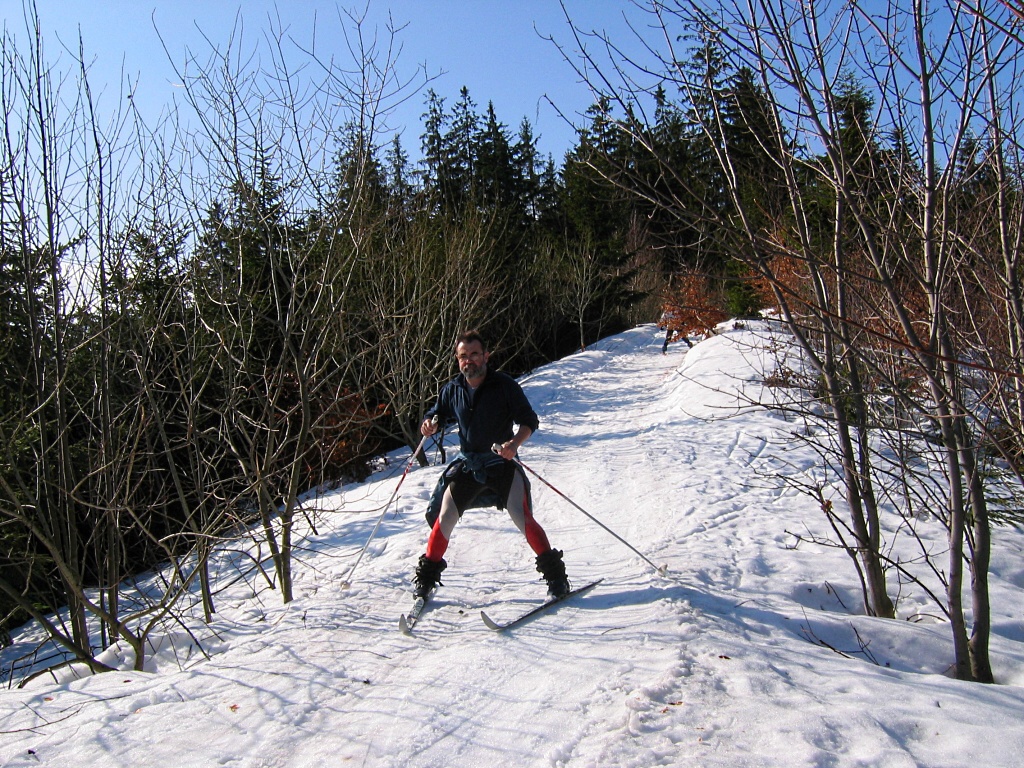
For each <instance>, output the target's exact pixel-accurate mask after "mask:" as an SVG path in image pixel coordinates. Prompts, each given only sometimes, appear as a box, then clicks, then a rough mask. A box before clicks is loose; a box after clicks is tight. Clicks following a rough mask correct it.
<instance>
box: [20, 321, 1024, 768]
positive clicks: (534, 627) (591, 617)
mask: <svg viewBox="0 0 1024 768" xmlns="http://www.w3.org/2000/svg"><path fill="white" fill-rule="evenodd" d="M661 341H662V333H661V332H660V331H658V330H657V329H656V328H654V327H653V326H642V327H639V328H636V329H633V330H631V331H629V332H626V333H623V334H620V335H617V336H614V337H611V338H609V339H606V340H604V341H602V342H600V343H599V344H596V345H594V346H593V347H591V348H589V349H587V350H586V351H584V352H580V353H578V354H576V355H573V356H570V357H568V358H566V359H564V360H561V361H558V362H556V363H553V364H550V365H547V366H545V367H543V368H541V369H539V370H537V371H535V372H533V373H532V374H530V375H528V376H526V377H524V378H523V379H522V382H523V386H524V388H525V389H526V391H527V394H528V395H529V397H530V399H531V401H532V402H533V404H534V407H535V408H536V409H537V411H538V413H539V415H540V418H541V429H540V431H539V432H538V433H537V434H535V435H534V436H533V437H532V438H531V440H530V441H529V442H528V443H527V444H526V446H525V447H524V448H523V450H522V458H523V460H524V461H525V463H526V464H527V465H528V466H529V467H530V469H531V470H532V471H534V472H536V473H539V474H540V475H541V476H542V477H543V478H544V480H546V481H548V482H550V483H552V484H553V485H554V486H556V487H557V488H558V489H559V490H560V491H561V492H562V493H564V494H566V495H567V496H568V497H569V498H571V499H572V500H573V502H575V503H576V504H578V505H579V506H580V507H581V508H582V509H583V510H586V512H587V513H588V515H591V516H592V517H593V518H595V519H596V520H598V521H600V522H601V523H602V524H603V525H605V526H607V528H609V529H610V530H611V531H614V533H615V534H617V535H618V536H620V537H622V538H623V539H624V540H625V541H627V542H628V543H629V544H630V545H631V546H632V547H635V548H636V550H638V551H639V552H642V553H644V555H645V557H646V558H648V559H649V560H650V561H651V562H652V563H655V564H657V565H658V566H661V565H665V566H667V572H666V574H665V575H664V576H662V575H659V574H658V572H657V571H656V570H655V568H652V567H651V565H650V564H648V563H647V562H645V561H644V559H642V558H641V557H639V556H637V554H636V553H635V552H634V551H632V550H631V549H629V548H628V547H627V546H625V545H624V544H623V543H621V542H620V541H619V540H617V539H616V538H615V537H614V536H612V535H611V534H609V533H608V532H607V531H606V530H604V529H602V528H601V527H600V526H599V525H598V524H597V523H596V522H595V521H594V520H593V519H591V518H590V517H588V516H587V515H585V514H582V513H581V512H580V511H579V510H577V509H575V508H574V507H573V506H572V505H570V504H569V503H567V502H566V500H565V499H563V498H561V497H560V496H559V495H558V494H556V493H555V492H554V491H552V490H551V489H550V488H549V487H548V486H546V485H545V484H544V483H543V482H541V481H539V480H537V479H536V478H534V479H533V488H534V498H535V504H536V508H537V515H538V519H539V520H540V521H541V523H542V524H543V525H544V526H545V528H546V529H547V532H548V535H549V537H550V538H551V540H552V543H553V544H554V546H556V547H558V548H560V549H563V550H564V551H565V560H566V563H567V566H568V570H569V576H570V578H571V579H573V580H574V581H575V582H576V583H577V584H583V583H585V582H587V581H590V580H592V579H594V578H598V577H604V582H603V583H602V584H601V585H600V586H598V587H597V588H596V589H594V590H592V591H591V592H589V593H587V594H586V595H585V596H581V597H578V598H574V599H572V600H570V601H568V602H566V603H564V604H562V605H561V606H560V607H559V608H557V609H556V610H554V611H551V612H548V613H545V614H542V615H541V616H539V617H538V618H536V619H533V620H531V621H529V622H527V623H525V624H523V625H521V626H520V627H517V628H516V629H514V630H512V631H510V632H506V633H495V632H492V631H490V630H488V629H487V628H486V627H485V626H484V625H483V623H482V621H481V620H480V616H479V612H480V610H481V609H483V610H486V611H487V613H488V614H489V615H490V616H491V617H493V618H495V619H496V620H499V621H500V620H503V619H507V618H511V617H513V616H515V615H517V614H518V613H519V612H520V611H522V610H525V609H526V608H527V607H529V606H531V605H533V604H535V603H536V602H538V601H540V600H541V599H543V596H544V585H543V582H542V581H540V580H539V576H538V574H537V573H536V572H535V571H534V569H533V556H532V553H531V552H530V551H529V549H528V547H527V545H526V542H525V539H524V538H523V537H522V536H521V535H519V534H518V532H516V530H515V529H514V527H513V526H512V524H511V521H510V520H509V519H508V517H507V516H506V515H505V514H504V513H503V512H500V511H498V510H493V509H487V510H472V511H470V512H468V513H467V514H466V516H465V518H464V519H463V521H462V522H461V523H460V525H459V526H458V528H456V530H455V533H454V536H453V538H452V542H451V547H450V549H449V551H448V554H447V555H446V559H447V560H448V563H449V567H448V570H447V571H446V572H445V574H444V577H443V580H444V587H443V588H442V589H440V590H439V591H438V593H437V596H436V600H435V601H434V603H433V604H432V608H431V609H430V610H429V611H428V612H427V613H426V614H424V617H423V619H422V620H421V622H420V623H419V625H418V626H417V627H416V632H415V636H413V637H407V636H405V635H402V634H401V633H400V632H399V631H398V630H397V624H398V617H399V615H400V614H401V613H402V612H403V611H405V610H408V608H409V607H410V606H411V602H412V599H411V595H410V589H411V588H410V575H411V571H412V569H413V567H414V564H415V561H416V558H417V557H418V556H419V554H420V553H421V552H422V550H423V547H424V544H425V541H426V535H427V532H428V530H427V527H426V524H425V523H424V520H423V510H424V507H425V504H426V501H427V498H428V496H429V493H430V490H431V488H432V486H433V484H434V482H435V480H436V478H437V475H438V472H439V467H437V466H431V467H423V468H421V467H418V466H414V467H413V468H412V469H411V470H410V471H409V472H408V474H407V475H406V477H405V480H404V481H403V484H402V486H401V488H400V493H399V494H398V497H397V500H396V502H395V503H394V504H393V505H392V506H391V507H390V508H389V509H387V510H385V511H384V512H383V515H382V510H381V506H382V505H384V504H385V503H386V502H387V501H388V499H390V498H391V496H392V494H393V493H394V491H395V488H396V484H397V483H398V482H399V479H400V478H401V476H402V471H403V469H404V468H405V467H406V466H407V460H408V452H407V451H406V452H404V453H403V452H397V453H396V454H394V455H392V456H391V457H389V460H388V462H387V465H386V466H384V467H383V468H382V469H381V470H380V471H379V472H378V473H377V474H376V475H374V476H372V477H371V478H370V479H369V480H368V481H367V482H366V483H362V484H357V485H350V486H346V487H344V488H342V489H339V490H336V491H333V492H331V493H324V494H322V495H319V496H316V495H311V496H310V497H309V498H308V499H307V501H306V505H307V509H308V513H309V514H310V516H311V519H313V520H314V521H315V523H316V528H315V532H314V531H309V530H307V531H306V532H305V533H306V536H305V539H304V540H303V542H302V544H301V547H302V549H301V551H300V553H299V557H298V562H297V564H296V584H295V594H296V599H295V600H294V601H293V602H292V603H290V604H288V605H282V604H281V602H280V598H279V595H278V593H277V592H276V591H273V590H270V589H269V588H268V587H267V584H266V582H265V580H263V579H262V577H260V576H259V575H258V572H256V571H255V569H254V568H253V562H254V561H253V559H252V558H251V557H249V556H247V554H246V553H248V555H253V554H256V553H257V551H258V550H257V547H256V545H255V544H254V543H253V542H252V541H251V540H247V539H241V540H239V541H238V542H234V543H232V544H231V545H230V546H225V547H224V548H223V552H222V553H221V555H220V556H219V559H218V561H217V563H216V572H215V575H216V577H217V579H218V585H219V586H218V592H217V596H216V600H217V608H218V613H217V614H216V618H215V621H214V622H213V623H212V624H211V625H209V626H206V625H204V624H203V623H202V621H201V614H200V613H199V610H198V607H197V608H196V609H195V611H194V614H195V615H194V616H193V617H192V618H190V619H189V620H188V621H187V622H184V623H179V624H176V625H168V626H167V627H166V628H165V629H164V631H163V632H162V633H161V634H157V635H155V636H154V642H155V645H154V646H153V648H152V649H151V651H150V653H149V656H148V661H147V665H146V671H144V672H135V671H131V667H132V661H133V660H132V657H131V654H130V653H126V652H125V649H123V648H120V647H114V648H112V649H110V650H109V651H108V652H107V654H105V657H104V660H105V661H106V662H107V663H112V664H116V665H117V666H118V668H119V669H120V670H122V671H118V672H112V673H106V674H101V675H96V676H87V675H84V674H82V673H81V670H74V669H63V670H60V671H58V672H55V673H51V674H47V675H43V676H40V677H37V678H35V679H33V680H32V681H30V682H29V683H28V684H27V685H25V687H23V688H18V687H15V686H10V687H9V688H8V689H7V690H5V691H4V692H3V693H2V694H0V765H2V766H29V765H32V766H36V765H53V766H57V765H74V766H76V768H87V767H88V766H103V767H104V768H110V767H112V766H214V765H222V766H239V767H245V768H257V767H259V768H269V767H270V766H282V767H283V766H289V767H291V766H295V767H298V766H324V765H330V766H335V765H359V766H395V767H396V768H398V767H400V766H493V765H500V764H506V765H511V766H573V767H576V766H581V767H582V766H588V767H589V766H602V767H603V766H655V765H688V766H689V765H692V766H707V767H713V766H730V767H731V766H786V767H787V768H790V767H792V766H815V767H816V768H825V767H826V766H886V768H890V767H892V768H899V767H901V766H908V767H909V766H943V767H948V766H967V765H972V766H973V765H985V766H989V767H990V768H997V767H999V766H1005V767H1008V766H1014V765H1019V764H1020V755H1021V754H1022V753H1024V729H1022V728H1021V727H1020V716H1021V714H1020V713H1021V712H1022V711H1024V619H1022V617H1021V615H1020V604H1021V591H1022V590H1024V558H1022V557H1021V555H1022V551H1024V535H1022V533H1021V532H1020V531H1019V530H1015V529H1012V528H999V529H997V530H996V532H995V537H994V539H995V541H994V552H993V564H992V574H991V593H992V598H993V606H994V610H993V625H994V632H995V634H994V636H993V639H992V644H991V649H992V659H993V666H994V669H995V673H996V676H997V680H998V684H996V685H989V686H984V685H978V684H972V683H967V682H961V681H957V680H954V679H952V678H951V677H950V673H949V668H950V664H951V662H952V643H951V639H950V633H949V628H948V626H947V624H946V623H945V622H944V621H942V620H940V616H939V611H938V610H937V609H936V608H935V607H934V606H931V605H929V603H928V602H927V600H926V599H925V598H924V596H923V594H922V593H921V590H920V589H919V588H915V587H914V586H913V585H909V584H905V585H903V586H902V587H900V588H899V599H900V602H899V612H900V617H901V618H900V619H897V620H881V619H875V618H871V617H868V616H865V615H863V611H862V608H861V604H860V597H859V586H858V583H857V581H856V577H855V574H854V572H853V569H852V566H851V564H850V561H849V558H848V557H847V556H846V555H845V554H843V553H842V552H839V551H836V550H833V549H825V548H816V547H813V546H810V545H808V544H801V545H800V546H796V543H797V542H796V537H795V535H794V534H796V533H807V532H812V533H813V532H817V533H824V532H825V531H826V523H825V521H824V518H823V516H822V513H821V511H820V509H819V508H818V505H817V502H815V501H814V500H813V499H811V498H810V497H808V496H806V495H803V494H802V493H801V492H800V491H799V490H797V484H795V483H794V482H792V481H793V480H796V481H803V482H807V483H810V482H822V481H823V480H824V479H826V478H825V474H824V472H823V470H822V468H821V466H820V460H819V459H818V457H817V454H816V453H815V451H814V450H812V448H811V446H810V445H809V443H808V441H807V440H805V439H800V438H797V437H795V436H794V433H800V434H801V435H803V436H805V437H806V436H807V435H813V430H809V429H808V427H807V426H806V425H804V424H803V423H801V422H798V421H796V420H794V419H793V418H792V416H787V415H786V410H785V409H783V408H762V407H756V406H754V405H753V403H754V402H757V401H767V399H769V398H774V397H786V396H789V395H787V392H786V390H784V389H766V388H765V387H764V386H763V385H762V381H763V378H764V374H765V373H771V372H772V371H773V370H774V368H775V365H776V364H775V362H774V357H775V356H776V355H779V354H783V353H786V351H787V349H788V347H787V345H786V344H785V336H784V335H782V334H780V333H779V332H778V331H777V330H776V331H773V330H772V329H771V326H769V325H768V324H766V323H761V322H758V323H746V324H744V325H742V326H741V327H733V326H732V325H731V324H730V325H727V326H724V327H723V332H722V333H720V334H718V335H715V336H712V337H710V338H708V339H706V340H704V341H701V342H700V343H698V344H696V345H695V346H694V347H693V349H687V348H686V347H685V346H684V345H673V346H672V347H670V349H669V350H668V353H667V354H664V355H663V354H661ZM453 445H454V442H453ZM782 477H785V478H787V479H788V480H790V482H783V480H782V479H781V478H782ZM828 492H829V493H830V494H831V496H832V498H833V502H834V503H835V504H836V505H842V501H841V496H840V495H839V494H838V492H837V490H836V489H835V488H834V487H830V490H829V491H828ZM889 517H890V518H891V520H890V521H889V522H890V527H889V529H888V531H887V535H888V537H889V539H890V540H892V539H893V538H894V536H895V529H896V525H897V523H896V520H897V518H896V517H895V516H894V515H890V516H889ZM887 519H888V518H887ZM378 522H380V527H379V529H378V531H377V533H376V536H375V537H374V538H373V539H372V541H371V542H370V545H369V547H368V548H367V551H366V553H365V555H364V556H363V557H362V559H361V560H359V561H358V567H357V568H355V569H354V570H353V564H354V563H356V562H357V557H358V555H359V552H360V550H361V549H362V548H363V546H364V545H365V544H366V543H367V538H368V536H369V534H370V532H371V531H372V530H373V528H374V525H375V524H377V523H378ZM922 528H923V529H924V532H925V536H926V537H930V538H929V540H930V541H932V542H934V544H935V546H936V547H937V548H938V551H941V541H942V531H941V530H939V526H938V524H937V523H935V522H931V523H930V524H926V525H922ZM894 546H895V547H897V548H898V547H900V546H903V545H902V544H901V539H900V538H899V537H896V542H895V544H894ZM264 554H265V551H264ZM940 564H941V565H942V566H943V567H944V566H945V564H944V562H941V561H940ZM143 586H144V583H143ZM931 586H932V587H933V588H937V585H936V584H931ZM896 589H897V585H896V584H895V580H894V579H893V580H892V584H891V588H890V592H893V593H894V594H895V592H896ZM911 618H912V619H913V620H908V619H911ZM39 642H40V635H39V633H38V631H37V630H34V629H33V628H32V627H31V626H27V627H25V628H23V629H22V630H20V631H19V632H17V633H15V636H14V644H13V645H12V646H11V647H9V648H7V649H6V650H5V651H4V652H3V653H2V655H0V662H2V665H3V669H5V670H7V669H9V668H10V665H11V664H12V662H13V660H14V659H15V658H18V657H21V656H24V655H25V654H28V653H30V652H31V651H32V650H33V649H35V647H36V645H37V644H38V643H39Z"/></svg>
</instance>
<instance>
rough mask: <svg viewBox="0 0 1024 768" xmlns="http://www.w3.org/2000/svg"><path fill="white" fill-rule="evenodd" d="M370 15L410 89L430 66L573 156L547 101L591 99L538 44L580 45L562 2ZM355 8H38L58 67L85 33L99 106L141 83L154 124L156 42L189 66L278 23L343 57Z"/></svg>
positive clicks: (11, 14)
mask: <svg viewBox="0 0 1024 768" xmlns="http://www.w3.org/2000/svg"><path fill="white" fill-rule="evenodd" d="M368 7H369V18H370V19H371V22H370V25H371V26H373V24H379V25H380V29H381V31H383V25H384V23H385V21H386V18H387V15H388V13H389V12H390V14H391V17H392V18H393V20H394V22H395V23H396V24H397V25H399V26H401V25H403V24H405V25H406V26H405V29H404V30H403V31H402V33H401V34H400V37H399V41H400V42H401V43H402V44H403V51H402V55H401V58H400V59H399V64H398V68H399V71H400V72H401V73H403V74H405V76H406V77H412V76H413V75H414V74H415V73H416V71H417V67H418V66H420V65H424V64H425V65H426V70H427V72H429V73H430V74H431V75H435V76H436V78H435V79H434V80H433V81H432V83H431V87H432V88H433V89H434V90H435V91H437V93H438V94H439V95H441V96H443V97H445V98H446V104H447V105H448V106H449V107H450V106H451V105H452V103H453V102H454V101H455V100H456V99H457V98H458V93H459V89H460V88H461V87H462V86H463V85H465V86H467V87H468V88H469V92H470V96H471V97H472V98H473V100H474V101H475V102H476V104H477V107H478V110H479V111H480V112H483V111H484V109H485V107H486V105H487V102H488V101H493V102H494V106H495V111H496V113H497V116H498V118H499V120H501V121H502V122H503V123H505V124H506V125H507V126H508V127H509V129H510V130H511V131H513V132H514V131H515V130H517V129H518V126H519V123H520V122H521V120H522V119H523V118H524V117H526V118H528V119H529V120H530V122H531V123H532V125H533V127H534V134H535V135H536V136H538V137H539V149H540V151H541V152H542V154H551V155H553V156H554V158H555V160H556V162H560V161H561V159H562V156H563V154H564V152H565V151H566V150H568V149H569V148H571V146H572V145H573V131H572V128H571V127H570V126H569V125H567V124H566V122H565V120H564V118H562V117H560V116H559V114H558V111H557V110H556V109H555V108H553V107H552V106H551V104H549V103H548V101H547V99H550V100H551V101H552V102H554V103H555V104H557V105H558V107H559V108H560V109H561V111H562V112H563V113H564V114H565V115H568V116H570V117H576V116H578V115H579V114H580V113H582V112H583V111H584V110H586V108H587V107H588V106H589V105H590V103H591V101H592V99H591V96H590V91H589V89H588V88H587V87H586V86H585V85H583V84H580V83H579V82H578V77H577V75H576V74H575V73H574V72H573V70H572V69H571V68H570V67H569V66H568V65H567V64H566V63H565V62H564V61H563V59H562V56H561V54H560V53H559V52H558V50H557V49H556V47H555V46H554V45H553V44H552V43H551V42H550V41H547V40H544V39H542V37H541V35H547V36H553V37H554V38H555V39H556V40H558V41H559V42H562V43H563V44H565V45H568V46H570V47H572V46H573V45H574V44H573V41H572V38H571V34H570V30H569V28H568V26H567V23H566V20H565V15H564V13H563V11H562V8H561V6H560V4H559V2H558V0H516V1H515V2H512V1H511V0H446V1H445V0H370V3H369V6H368ZM565 7H566V9H567V11H568V13H569V14H570V15H571V16H572V18H573V19H574V21H575V22H576V23H577V25H578V26H580V27H581V28H584V29H586V30H591V29H596V30H608V31H609V32H612V33H613V34H615V35H616V38H617V39H619V40H622V39H626V38H627V37H629V36H631V33H630V32H629V31H628V28H627V27H626V26H625V21H624V19H623V14H624V13H626V14H628V15H632V16H633V17H634V18H635V17H636V15H637V12H636V9H635V8H634V7H633V6H632V4H631V3H630V2H628V0H566V3H565ZM21 8H22V3H21V0H0V12H2V14H3V19H4V23H5V24H6V25H7V27H8V29H10V30H12V31H13V32H14V33H15V35H16V37H17V39H18V40H19V41H21V40H23V39H25V32H24V24H23V21H22V11H21ZM352 8H356V9H359V10H360V11H361V10H363V9H365V8H367V5H366V0H361V2H358V3H344V2H343V3H340V4H338V5H335V4H334V3H322V2H311V1H310V0H291V2H279V3H274V2H271V1H270V0H246V2H244V3H239V2H228V1H224V0H205V1H204V2H196V1H195V0H173V1H171V0H149V2H145V1H144V0H143V1H141V2H140V1H138V0H38V9H39V14H40V17H41V21H42V27H43V31H44V34H45V35H46V36H47V37H46V39H47V58H48V59H49V60H50V61H51V62H52V61H53V60H54V59H55V58H56V57H57V56H58V55H59V54H60V53H61V50H60V44H59V43H58V42H57V39H58V38H59V39H60V40H61V41H64V42H65V43H68V44H71V45H73V46H75V47H77V36H78V31H79V29H80V30H81V34H82V37H83V42H84V47H85V51H86V56H87V59H92V60H93V62H92V68H91V70H90V81H91V84H92V87H93V89H94V92H95V91H101V92H102V98H104V99H112V98H117V97H119V93H118V92H119V91H120V90H121V87H120V82H121V81H122V77H121V72H122V68H123V72H124V74H125V75H126V76H127V78H128V79H129V80H130V81H133V82H134V81H136V80H137V88H136V89H135V94H134V98H135V99H136V104H140V103H141V104H142V105H143V109H144V110H147V111H149V112H151V113H153V114H156V113H158V112H159V110H160V109H161V108H162V107H163V106H164V105H166V104H168V103H170V102H171V101H172V100H173V99H174V98H175V95H176V94H175V90H176V89H175V85H174V81H175V78H174V74H173V71H172V69H171V67H170V65H169V62H168V61H167V55H166V54H165V53H164V50H163V47H162V44H161V42H160V38H163V40H164V42H165V43H166V45H167V46H168V48H169V49H170V52H171V54H172V55H174V56H176V57H183V56H184V51H185V50H186V48H190V49H192V50H193V51H198V50H202V49H203V47H204V43H203V35H205V36H206V37H208V38H209V39H210V40H211V41H213V42H214V43H217V44H218V45H223V44H224V43H225V42H226V41H227V39H228V36H229V35H230V33H231V30H232V29H233V28H235V26H236V21H237V19H238V18H239V16H240V17H241V19H242V21H243V25H244V35H245V39H246V40H249V41H251V42H253V43H254V42H255V36H256V35H257V34H261V33H262V31H263V30H264V29H266V28H267V26H268V21H267V19H268V15H270V14H274V15H275V16H276V15H277V14H280V17H281V20H282V22H283V23H284V24H285V25H286V26H288V27H289V31H290V33H291V34H292V35H293V36H294V37H295V38H297V39H298V40H300V41H303V42H304V43H306V44H308V43H309V42H310V41H311V40H312V32H313V30H314V27H316V28H317V29H318V30H320V32H319V35H318V37H317V43H316V44H317V47H318V49H319V50H321V51H327V50H328V49H329V50H331V51H335V52H337V53H339V54H341V53H343V49H344V40H343V39H341V35H340V34H337V32H338V30H339V29H340V27H339V22H338V21H337V19H338V13H339V10H345V9H352ZM157 30H159V35H158V34H157ZM325 31H328V32H329V33H330V34H326V33H325ZM325 38H326V39H325ZM332 38H333V39H332ZM423 104H424V94H422V93H420V94H417V95H415V96H413V97H412V98H411V99H409V101H408V103H407V104H405V105H404V106H402V107H401V108H400V109H399V110H397V112H396V113H395V124H396V127H397V126H399V125H402V126H405V132H404V135H403V145H404V146H405V148H406V151H407V152H410V154H412V155H413V156H415V155H416V154H417V153H418V149H419V137H420V133H421V132H422V131H421V122H420V116H421V114H422V113H423V111H424V110H423ZM101 105H102V102H101Z"/></svg>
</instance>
